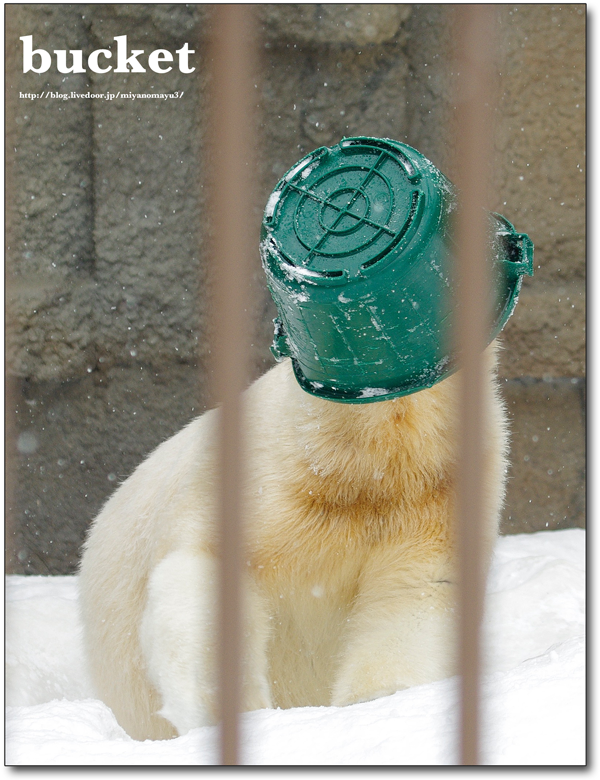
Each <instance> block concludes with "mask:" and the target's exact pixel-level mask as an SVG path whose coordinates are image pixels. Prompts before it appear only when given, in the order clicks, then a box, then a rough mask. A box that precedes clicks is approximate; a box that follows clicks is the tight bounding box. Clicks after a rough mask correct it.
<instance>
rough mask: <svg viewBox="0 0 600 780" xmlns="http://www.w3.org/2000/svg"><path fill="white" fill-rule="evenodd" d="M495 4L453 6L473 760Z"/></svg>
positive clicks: (462, 552)
mask: <svg viewBox="0 0 600 780" xmlns="http://www.w3.org/2000/svg"><path fill="white" fill-rule="evenodd" d="M494 14H495V10H494V6H493V5H483V4H481V5H480V4H473V5H461V6H458V7H457V9H456V66H457V83H458V96H457V97H458V99H457V103H456V106H457V118H456V126H457V138H456V166H455V167H456V171H457V184H458V187H459V192H460V199H461V201H460V209H459V214H458V217H457V234H456V235H457V256H458V268H457V276H458V291H459V292H458V295H459V299H458V301H457V305H458V317H457V334H456V335H457V338H458V346H459V354H460V358H461V377H462V380H461V390H460V400H459V420H460V427H459V469H458V484H457V489H458V494H457V512H458V524H459V525H458V527H459V560H460V595H459V604H460V609H459V612H460V623H459V626H460V656H459V657H460V679H461V716H460V727H461V738H460V739H461V742H460V763H461V764H467V765H473V764H478V763H479V761H480V745H479V731H480V729H479V720H480V690H479V685H480V682H479V678H480V671H481V660H480V626H481V618H482V614H483V599H484V593H485V571H484V568H483V560H482V534H481V520H482V511H483V490H482V461H483V449H484V447H483V415H484V408H483V382H484V376H483V370H484V368H483V361H482V353H483V350H484V349H485V346H486V334H487V333H488V331H489V324H488V322H487V315H488V312H487V309H486V307H487V302H488V299H489V298H488V289H489V283H490V280H489V279H488V278H487V273H486V272H487V269H486V263H485V262H484V258H485V255H486V251H487V250H486V243H487V242H486V216H485V212H484V210H483V206H484V204H486V203H487V199H488V198H487V195H488V192H487V187H488V170H489V162H490V153H491V143H490V138H491V130H492V127H491V111H490V103H491V96H492V92H493V90H492V85H493V71H492V68H493V41H494Z"/></svg>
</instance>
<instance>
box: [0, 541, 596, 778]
mask: <svg viewBox="0 0 600 780" xmlns="http://www.w3.org/2000/svg"><path fill="white" fill-rule="evenodd" d="M584 564H585V532H584V531H583V530H581V529H570V530H564V531H553V532H548V531H546V532H541V533H535V534H522V535H518V536H506V537H501V538H500V539H499V540H498V544H497V549H496V552H495V555H494V560H493V564H492V569H491V572H490V578H489V583H488V599H487V606H486V619H485V624H484V646H485V648H486V650H485V664H484V676H483V680H482V727H481V731H482V743H483V762H484V763H486V764H499V765H582V764H584V763H585V677H584V672H585V660H584V659H585V656H584V653H585V646H584V585H585V573H584ZM6 637H7V646H6V663H7V673H6V702H7V705H8V708H7V715H6V761H7V764H9V765H79V766H82V765H84V766H85V765H120V766H126V765H155V766H156V765H193V764H211V763H216V761H217V752H216V750H217V749H216V739H217V729H216V728H215V727H206V728H198V729H194V730H193V731H191V732H190V733H189V734H186V735H184V736H182V737H178V738H177V739H173V740H170V741H157V742H150V741H146V742H135V741H134V740H132V739H131V738H130V737H129V736H128V735H127V734H126V733H125V732H124V731H123V729H121V727H120V726H119V725H118V724H117V722H116V720H115V718H114V716H113V714H112V712H111V711H110V710H109V708H108V707H106V705H104V704H103V703H102V702H100V701H99V700H97V699H96V698H95V697H94V693H93V689H92V686H91V684H90V682H89V679H88V676H87V674H86V670H85V664H84V658H83V653H82V645H81V627H80V624H79V621H78V615H77V578H76V577H19V576H9V577H8V578H7V587H6ZM457 710H458V687H457V678H456V677H454V678H451V679H447V680H441V681H439V682H435V683H431V684H428V685H421V686H418V687H414V688H410V689H408V690H404V691H399V692H398V693H396V694H394V695H392V696H387V697H384V698H381V699H377V700H375V701H370V702H365V703H362V704H356V705H353V706H350V707H342V708H338V707H305V708H298V709H291V710H261V711H258V712H252V713H247V714H245V715H243V716H242V730H243V758H244V762H245V763H247V764H255V765H273V764H274V765H313V766H314V765H344V766H356V765H375V764H391V765H402V764H405V765H415V766H417V765H429V766H434V765H443V764H452V763H456V761H457V752H456V751H457V749H456V743H457Z"/></svg>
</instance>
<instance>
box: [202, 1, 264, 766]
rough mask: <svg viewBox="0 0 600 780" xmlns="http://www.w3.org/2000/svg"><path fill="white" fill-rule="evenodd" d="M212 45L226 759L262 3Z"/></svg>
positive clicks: (231, 713) (237, 674)
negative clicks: (255, 37) (257, 15)
mask: <svg viewBox="0 0 600 780" xmlns="http://www.w3.org/2000/svg"><path fill="white" fill-rule="evenodd" d="M213 22H214V28H213V36H212V43H211V50H210V55H211V64H212V67H211V73H212V75H211V143H210V153H211V157H210V159H209V165H210V168H211V193H212V195H211V204H212V225H213V230H214V235H213V239H212V258H211V265H212V267H213V271H214V272H213V283H214V297H213V301H214V307H213V309H212V311H213V322H214V328H215V337H214V339H213V354H214V361H213V366H214V389H215V394H216V397H217V401H218V402H219V403H220V404H221V411H220V417H219V421H220V429H219V455H220V462H219V514H220V517H219V520H220V529H221V532H220V533H221V537H220V540H221V545H220V558H221V576H220V599H219V614H220V619H219V626H220V627H219V630H220V645H219V658H218V668H219V703H220V718H221V732H220V736H221V739H220V762H221V763H222V764H228V765H233V764H238V763H240V750H239V742H240V740H239V717H238V713H239V711H240V702H241V671H240V667H241V651H240V639H241V628H240V627H241V619H242V615H241V608H240V601H241V594H240V571H241V567H240V557H241V546H242V523H241V519H242V513H243V506H242V477H243V441H242V435H241V423H242V410H241V397H240V395H241V392H242V390H243V389H244V385H245V382H246V363H247V355H248V347H247V343H246V342H247V333H248V327H247V323H246V317H245V304H246V302H245V300H244V296H245V294H246V293H247V287H248V278H249V271H248V267H249V262H248V261H249V252H250V251H251V249H252V247H253V246H254V242H253V241H252V240H251V239H249V236H252V235H253V233H252V231H251V230H250V224H251V222H250V220H251V214H250V212H251V195H250V190H251V187H250V170H251V166H250V161H251V159H252V139H253V129H252V128H253V123H252V118H251V117H252V103H251V101H252V98H253V91H252V88H251V87H252V84H251V72H252V67H251V63H252V38H251V30H252V6H251V5H240V4H223V5H213Z"/></svg>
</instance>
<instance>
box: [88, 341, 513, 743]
mask: <svg viewBox="0 0 600 780" xmlns="http://www.w3.org/2000/svg"><path fill="white" fill-rule="evenodd" d="M485 360H486V370H487V380H486V385H485V388H486V389H485V404H486V416H485V442H486V446H485V458H484V463H483V468H484V492H485V513H484V518H483V523H484V541H485V550H486V559H488V560H489V557H490V555H491V550H492V546H493V543H494V540H495V537H496V534H497V527H498V517H499V512H500V508H501V505H502V501H503V494H504V482H505V472H506V456H507V425H506V419H505V412H504V408H503V405H502V402H501V400H500V398H499V395H498V389H497V384H496V379H495V365H496V348H495V344H492V345H491V346H490V347H488V349H487V350H486V353H485ZM458 382H459V374H454V375H452V376H450V377H448V378H446V379H444V380H443V381H441V382H439V383H438V384H436V385H434V386H433V387H431V388H428V389H425V390H421V391H419V392H416V393H413V394H412V395H407V396H404V397H400V398H395V399H393V400H387V401H380V402H376V403H367V404H358V405H357V404H343V403H335V402H332V401H327V400H323V399H321V398H318V397H314V396H312V395H309V394H308V393H306V392H305V391H304V390H302V389H301V388H300V386H299V385H298V383H297V381H296V379H295V377H294V374H293V370H292V365H291V362H290V360H289V359H286V360H284V361H283V362H281V363H279V364H277V365H276V366H275V367H274V368H272V369H271V370H269V371H268V372H267V373H265V374H264V375H263V376H262V377H261V378H259V379H258V380H257V381H256V382H255V383H254V384H253V385H251V386H250V387H249V388H248V390H246V392H245V395H244V408H245V416H246V429H245V436H246V477H245V479H246V482H245V501H246V507H247V521H246V527H245V548H244V561H245V563H246V565H245V566H244V573H243V577H244V613H245V625H244V632H243V707H244V709H245V710H254V709H261V708H265V707H284V708H286V707H298V706H311V705H312V706H315V705H340V706H341V705H347V704H351V703H353V702H360V701H365V700H369V699H374V698H376V697H379V696H384V695H386V694H391V693H393V692H395V691H397V690H399V689H402V688H406V687H408V686H412V685H418V684H420V683H425V682H430V681H433V680H437V679H441V678H443V677H446V676H450V675H452V674H454V673H455V671H456V656H457V650H456V644H457V643H456V636H455V614H454V605H455V597H456V593H455V582H456V575H457V563H456V539H455V523H454V519H453V512H452V505H453V483H454V477H455V462H456V450H455V434H456V423H457V420H456V417H457V414H456V397H457V387H458ZM218 413H219V412H218V410H211V411H208V412H206V413H205V414H203V415H202V416H200V417H198V418H197V419H195V420H194V421H193V422H191V423H190V424H189V425H188V426H187V427H186V428H184V429H183V430H182V431H180V432H179V433H178V434H177V435H175V436H173V438H171V439H170V440H168V441H166V442H165V443H163V444H162V445H160V446H159V447H158V448H157V449H156V450H155V451H154V452H153V453H152V454H151V455H150V456H149V457H148V458H147V460H146V461H145V462H143V463H142V464H141V465H140V466H139V467H138V468H137V470H136V471H135V472H134V473H133V474H132V475H131V476H130V477H129V478H128V479H127V480H126V481H125V482H124V483H123V484H122V485H120V487H119V488H118V490H117V491H116V492H115V493H114V495H113V496H112V497H111V498H110V500H109V501H108V502H107V504H106V505H105V507H104V509H103V510H102V511H101V513H100V514H99V516H98V517H97V518H96V520H95V522H94V523H93V525H92V528H91V530H90V533H89V535H88V538H87V541H86V544H85V550H84V555H83V560H82V564H81V569H80V580H79V581H80V592H81V608H82V617H83V624H84V636H85V645H86V648H87V654H88V659H89V664H90V668H91V672H92V675H93V678H94V681H95V685H96V687H97V692H98V694H99V695H100V697H101V698H102V699H103V700H104V701H105V703H106V704H108V705H109V706H110V707H111V708H112V710H113V712H114V714H115V716H116V718H117V720H118V721H119V723H120V724H121V725H122V726H123V728H124V729H125V730H126V731H127V732H128V733H129V734H130V735H131V736H132V737H134V738H135V739H139V740H143V739H148V738H150V739H165V738H170V737H173V736H176V735H178V734H180V735H181V734H184V733H186V732H187V731H188V730H190V729H192V728H195V727H197V726H203V725H209V724H214V723H215V722H216V720H217V712H216V708H217V701H216V695H217V690H216V689H217V685H216V660H215V656H216V652H217V649H216V614H215V613H216V587H217V585H216V583H217V567H218V560H217V556H216V552H215V548H216V527H215V502H216V499H215V480H216V465H215V448H216V438H215V437H216V422H217V415H218Z"/></svg>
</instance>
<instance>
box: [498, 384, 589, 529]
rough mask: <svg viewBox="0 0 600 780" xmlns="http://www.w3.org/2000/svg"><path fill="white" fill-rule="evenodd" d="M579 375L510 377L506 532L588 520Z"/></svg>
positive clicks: (507, 388)
mask: <svg viewBox="0 0 600 780" xmlns="http://www.w3.org/2000/svg"><path fill="white" fill-rule="evenodd" d="M583 391H584V387H583V381H582V380H581V379H577V378H572V379H562V380H556V379H553V380H548V381H539V380H537V381H536V380H522V379H521V380H518V379H515V380H512V381H509V382H506V383H505V384H504V387H503V395H504V398H505V399H506V403H507V409H508V413H509V415H510V417H511V419H512V425H511V429H512V443H511V467H510V471H509V482H508V492H507V497H506V505H505V510H504V516H503V520H502V525H501V531H502V533H524V532H525V533H530V532H533V531H545V530H555V529H558V528H573V527H580V528H583V527H584V526H585V407H584V398H583Z"/></svg>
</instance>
